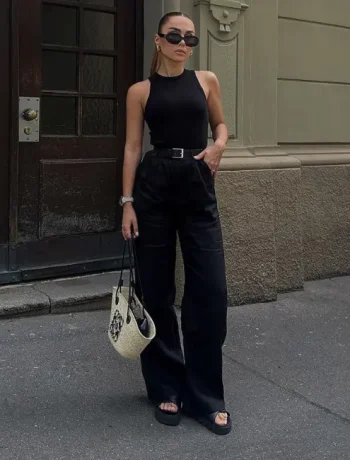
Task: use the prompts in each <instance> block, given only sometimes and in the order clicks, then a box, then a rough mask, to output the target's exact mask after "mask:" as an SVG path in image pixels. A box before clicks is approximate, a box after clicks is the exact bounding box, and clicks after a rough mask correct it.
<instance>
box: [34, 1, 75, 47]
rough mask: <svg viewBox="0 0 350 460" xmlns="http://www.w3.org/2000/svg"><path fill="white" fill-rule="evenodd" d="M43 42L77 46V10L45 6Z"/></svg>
mask: <svg viewBox="0 0 350 460" xmlns="http://www.w3.org/2000/svg"><path fill="white" fill-rule="evenodd" d="M41 22H42V33H43V42H44V43H46V44H50V45H67V46H68V45H69V46H75V45H77V10H76V8H68V7H65V6H54V5H43V18H42V21H41Z"/></svg>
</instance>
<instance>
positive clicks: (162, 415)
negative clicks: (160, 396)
mask: <svg viewBox="0 0 350 460" xmlns="http://www.w3.org/2000/svg"><path fill="white" fill-rule="evenodd" d="M160 404H175V406H177V412H171V411H169V410H164V409H161V408H160V407H159V406H160ZM160 404H158V405H157V406H156V410H155V417H156V420H157V421H158V422H159V423H162V424H163V425H168V426H177V425H178V424H179V423H180V421H181V403H180V401H179V400H178V398H176V397H170V398H167V399H166V401H163V402H162V403H160Z"/></svg>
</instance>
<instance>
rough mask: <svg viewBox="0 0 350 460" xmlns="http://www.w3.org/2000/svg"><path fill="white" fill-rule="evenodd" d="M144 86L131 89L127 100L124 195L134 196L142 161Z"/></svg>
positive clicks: (139, 84)
mask: <svg viewBox="0 0 350 460" xmlns="http://www.w3.org/2000/svg"><path fill="white" fill-rule="evenodd" d="M143 84H144V82H141V83H136V84H135V85H133V86H131V87H130V88H129V91H128V94H127V98H126V142H125V149H124V165H123V195H124V196H132V192H133V188H134V182H135V172H136V168H137V166H138V164H139V162H140V159H141V152H142V139H143V129H144V118H143V108H142V95H143V90H144V88H143Z"/></svg>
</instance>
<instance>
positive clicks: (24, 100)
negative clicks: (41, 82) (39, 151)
mask: <svg viewBox="0 0 350 460" xmlns="http://www.w3.org/2000/svg"><path fill="white" fill-rule="evenodd" d="M18 106H19V111H18V129H19V132H18V140H19V142H39V137H40V98H38V97H20V98H19V104H18ZM28 109H30V110H35V111H36V112H37V113H38V115H37V117H36V118H35V119H34V120H29V121H27V120H25V119H24V117H23V113H24V112H25V111H26V110H28Z"/></svg>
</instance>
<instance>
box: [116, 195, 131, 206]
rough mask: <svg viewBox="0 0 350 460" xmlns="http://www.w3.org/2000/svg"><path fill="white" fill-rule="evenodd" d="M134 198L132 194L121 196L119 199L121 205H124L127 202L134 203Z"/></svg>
mask: <svg viewBox="0 0 350 460" xmlns="http://www.w3.org/2000/svg"><path fill="white" fill-rule="evenodd" d="M133 202H134V198H133V197H132V196H121V197H120V200H119V204H120V206H124V204H125V203H133Z"/></svg>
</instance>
